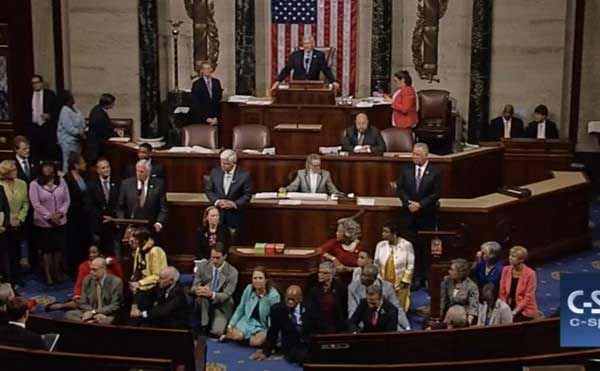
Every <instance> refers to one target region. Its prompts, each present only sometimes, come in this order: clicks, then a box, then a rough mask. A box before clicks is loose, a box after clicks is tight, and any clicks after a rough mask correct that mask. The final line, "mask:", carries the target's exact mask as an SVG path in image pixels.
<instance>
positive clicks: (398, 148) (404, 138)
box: [381, 128, 413, 152]
mask: <svg viewBox="0 0 600 371" xmlns="http://www.w3.org/2000/svg"><path fill="white" fill-rule="evenodd" d="M381 137H382V138H383V141H384V142H385V150H386V152H412V148H413V137H412V130H411V129H400V128H387V129H384V130H382V131H381Z"/></svg>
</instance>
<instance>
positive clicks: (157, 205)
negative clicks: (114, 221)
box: [117, 160, 168, 233]
mask: <svg viewBox="0 0 600 371" xmlns="http://www.w3.org/2000/svg"><path fill="white" fill-rule="evenodd" d="M150 171H151V166H150V163H149V162H148V161H147V160H139V161H138V162H137V163H136V165H135V174H136V175H135V176H133V177H131V178H127V179H125V180H124V181H122V182H121V190H120V191H119V201H118V202H117V217H119V218H127V219H145V220H148V222H149V223H150V225H152V226H153V228H154V230H155V231H156V232H157V233H158V232H160V230H161V229H162V227H163V226H164V225H165V223H166V222H167V213H168V209H167V196H166V193H165V186H164V183H163V181H162V180H161V179H158V178H157V177H154V178H152V177H150Z"/></svg>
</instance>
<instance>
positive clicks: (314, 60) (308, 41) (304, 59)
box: [271, 35, 340, 90]
mask: <svg viewBox="0 0 600 371" xmlns="http://www.w3.org/2000/svg"><path fill="white" fill-rule="evenodd" d="M292 70H293V71H294V72H293V73H292V80H319V79H320V75H321V72H323V74H325V78H327V81H328V82H329V83H332V84H333V86H334V88H335V90H339V89H340V84H339V83H338V82H337V81H336V80H335V76H334V75H333V72H331V68H330V67H329V65H328V64H327V61H326V60H325V54H324V53H323V52H320V51H318V50H315V38H314V37H313V36H311V35H307V36H304V38H303V39H302V50H296V51H295V52H293V53H292V54H290V56H289V58H288V61H287V63H286V65H285V67H283V69H282V70H281V72H279V75H278V76H277V81H275V83H274V84H273V86H272V87H271V89H272V90H275V89H276V88H277V86H279V83H280V82H282V81H283V80H285V79H286V78H287V77H288V76H289V75H290V72H291V71H292Z"/></svg>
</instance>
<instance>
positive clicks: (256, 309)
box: [220, 267, 281, 347]
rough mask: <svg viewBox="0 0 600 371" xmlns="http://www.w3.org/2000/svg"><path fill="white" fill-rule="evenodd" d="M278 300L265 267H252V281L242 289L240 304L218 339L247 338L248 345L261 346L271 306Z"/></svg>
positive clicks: (264, 338)
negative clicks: (224, 331)
mask: <svg viewBox="0 0 600 371" xmlns="http://www.w3.org/2000/svg"><path fill="white" fill-rule="evenodd" d="M280 300H281V299H280V297H279V293H278V292H277V289H275V288H274V287H272V286H271V285H270V283H269V282H268V280H267V273H266V271H265V269H264V268H263V267H256V268H254V270H253V271H252V283H251V284H249V285H248V286H246V288H245V289H244V293H243V294H242V298H241V300H240V304H239V305H238V307H237V308H236V310H235V312H234V313H233V316H232V317H231V320H229V325H228V326H227V332H226V333H225V334H224V335H222V336H221V338H220V340H221V341H223V340H225V339H229V340H235V341H243V340H248V341H249V344H250V346H253V347H261V346H262V345H263V343H264V342H265V340H266V339H267V329H268V326H269V317H270V315H271V307H272V306H273V305H274V304H277V303H279V301H280Z"/></svg>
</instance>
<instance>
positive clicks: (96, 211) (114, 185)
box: [88, 177, 120, 238]
mask: <svg viewBox="0 0 600 371" xmlns="http://www.w3.org/2000/svg"><path fill="white" fill-rule="evenodd" d="M119 187H120V182H119V181H118V180H114V179H113V178H112V177H111V178H110V190H109V192H108V202H106V199H105V198H104V190H103V189H102V183H101V182H100V178H95V179H92V180H90V181H88V194H89V197H88V201H89V206H88V209H89V216H90V229H91V232H92V235H93V236H94V237H95V238H100V237H101V236H102V234H103V232H106V231H110V230H111V229H112V224H111V223H102V219H103V218H102V217H103V216H105V215H106V216H112V217H114V216H116V215H117V202H118V201H119Z"/></svg>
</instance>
